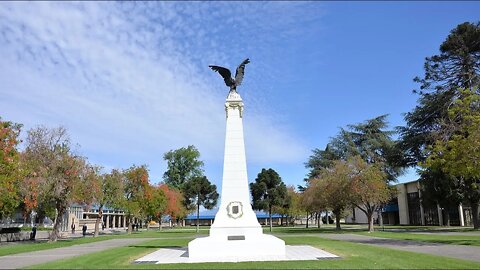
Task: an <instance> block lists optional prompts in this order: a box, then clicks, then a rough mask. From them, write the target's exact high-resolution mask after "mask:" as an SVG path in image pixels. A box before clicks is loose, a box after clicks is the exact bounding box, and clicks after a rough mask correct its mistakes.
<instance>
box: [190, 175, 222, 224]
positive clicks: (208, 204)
mask: <svg viewBox="0 0 480 270" xmlns="http://www.w3.org/2000/svg"><path fill="white" fill-rule="evenodd" d="M184 190H185V198H186V200H187V205H195V206H196V210H197V233H198V231H199V215H200V206H203V207H205V208H206V209H212V208H213V207H214V206H215V205H217V199H218V193H217V186H216V185H214V184H212V183H210V181H208V179H207V177H205V176H199V177H194V178H193V179H191V180H190V181H189V182H188V185H186V186H185V188H184Z"/></svg>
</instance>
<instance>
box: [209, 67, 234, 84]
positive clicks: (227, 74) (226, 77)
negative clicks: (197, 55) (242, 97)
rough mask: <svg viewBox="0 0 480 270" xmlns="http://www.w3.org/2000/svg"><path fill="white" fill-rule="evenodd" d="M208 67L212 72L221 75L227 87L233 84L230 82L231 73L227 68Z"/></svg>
mask: <svg viewBox="0 0 480 270" xmlns="http://www.w3.org/2000/svg"><path fill="white" fill-rule="evenodd" d="M209 67H210V68H211V69H213V70H214V71H217V72H218V73H220V75H222V77H223V79H224V80H225V84H226V85H227V86H228V87H230V86H232V85H233V84H234V82H233V81H232V73H231V72H230V70H229V69H228V68H224V67H219V66H209Z"/></svg>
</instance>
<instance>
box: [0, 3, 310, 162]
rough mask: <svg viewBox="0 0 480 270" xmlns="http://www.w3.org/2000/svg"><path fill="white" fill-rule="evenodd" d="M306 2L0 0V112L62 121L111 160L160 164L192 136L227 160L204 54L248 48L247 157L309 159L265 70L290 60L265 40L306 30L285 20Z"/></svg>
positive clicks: (302, 16)
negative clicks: (275, 100)
mask: <svg viewBox="0 0 480 270" xmlns="http://www.w3.org/2000/svg"><path fill="white" fill-rule="evenodd" d="M305 5H306V7H305ZM308 5H309V3H283V2H281V3H278V2H275V3H272V2H256V3H239V2H190V3H176V2H147V3H139V2H119V3H111V2H99V3H97V2H88V3H63V2H62V3H48V2H41V3H39V2H35V3H16V2H13V3H0V44H1V47H2V50H0V58H1V59H0V70H2V73H1V74H0V94H1V96H2V99H1V100H0V114H1V115H4V116H7V117H11V118H14V119H12V120H17V121H20V122H23V123H24V124H25V125H26V126H27V127H32V126H34V125H37V124H46V125H51V126H54V125H58V124H64V125H66V126H67V127H68V128H69V130H70V133H71V134H72V137H73V139H74V140H75V141H76V142H78V143H80V144H81V145H82V150H83V151H84V152H85V153H86V155H87V156H90V157H91V156H94V157H96V158H94V159H96V160H95V161H98V162H102V163H104V165H106V166H125V164H130V163H133V162H135V163H140V162H145V163H149V164H150V166H151V168H152V169H153V168H154V167H156V166H158V165H159V164H160V163H161V162H162V161H161V159H162V154H163V153H164V152H165V151H168V150H169V149H174V148H177V147H180V146H185V145H188V144H194V145H196V146H197V147H198V148H199V149H200V151H201V153H202V155H203V158H205V159H206V160H209V161H212V162H220V161H221V160H222V158H223V155H222V154H223V140H224V132H225V131H224V128H225V116H224V108H223V102H224V99H225V97H226V93H227V89H226V87H225V86H224V85H222V84H223V82H222V80H221V78H219V77H218V75H217V74H215V73H213V72H211V71H210V70H208V68H207V66H208V65H209V64H221V65H225V66H228V67H230V68H234V67H235V66H236V65H237V64H238V63H239V62H240V61H242V60H243V59H244V58H245V57H247V56H249V57H251V58H252V64H250V65H249V66H248V67H247V70H246V78H245V80H244V85H242V87H241V88H240V91H244V92H241V93H242V95H243V97H244V99H245V103H246V106H247V108H246V112H247V115H246V117H245V123H244V124H245V132H246V134H245V136H246V142H247V155H248V158H249V161H251V162H280V163H281V162H285V163H291V162H299V161H303V159H304V158H305V156H306V153H307V152H308V150H307V149H306V147H305V145H304V142H302V141H301V140H300V139H299V138H297V136H296V135H295V132H294V131H292V130H290V129H289V126H288V125H285V124H282V123H281V121H280V122H279V121H277V120H276V119H281V113H282V112H280V111H276V109H275V105H270V104H268V95H270V94H272V93H273V89H272V86H270V84H269V83H268V80H272V79H273V78H275V76H279V72H281V70H279V67H280V66H281V65H280V63H281V61H285V59H283V60H282V59H279V57H278V56H279V54H281V53H282V52H281V51H278V50H273V49H272V48H273V46H270V45H271V44H274V43H278V42H282V40H284V39H285V38H287V37H288V38H292V37H293V38H295V36H297V35H298V36H301V35H305V34H308V32H299V31H298V30H297V31H291V29H292V28H291V27H289V26H290V25H291V24H299V23H300V24H302V23H304V24H308V23H309V20H310V19H311V18H312V17H313V16H316V15H318V14H317V13H318V12H319V10H318V9H313V8H311V7H309V6H308ZM288 57H292V56H285V58H286V59H288Z"/></svg>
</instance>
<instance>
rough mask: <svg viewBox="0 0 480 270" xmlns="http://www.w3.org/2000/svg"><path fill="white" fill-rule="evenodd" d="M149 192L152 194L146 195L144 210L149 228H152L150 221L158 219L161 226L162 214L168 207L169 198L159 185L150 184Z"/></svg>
mask: <svg viewBox="0 0 480 270" xmlns="http://www.w3.org/2000/svg"><path fill="white" fill-rule="evenodd" d="M149 190H150V191H151V192H149V193H150V194H151V196H146V197H145V203H144V204H143V206H144V212H145V216H146V218H147V221H148V222H149V223H148V225H147V230H148V229H149V228H150V221H158V222H159V224H160V226H161V223H162V214H163V213H164V212H165V208H166V207H167V198H166V196H165V192H164V191H163V190H162V189H160V187H159V186H154V185H150V187H149Z"/></svg>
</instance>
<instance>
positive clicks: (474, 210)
mask: <svg viewBox="0 0 480 270" xmlns="http://www.w3.org/2000/svg"><path fill="white" fill-rule="evenodd" d="M470 207H471V208H472V221H473V229H475V230H478V229H480V224H479V219H478V201H477V202H472V203H470Z"/></svg>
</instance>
